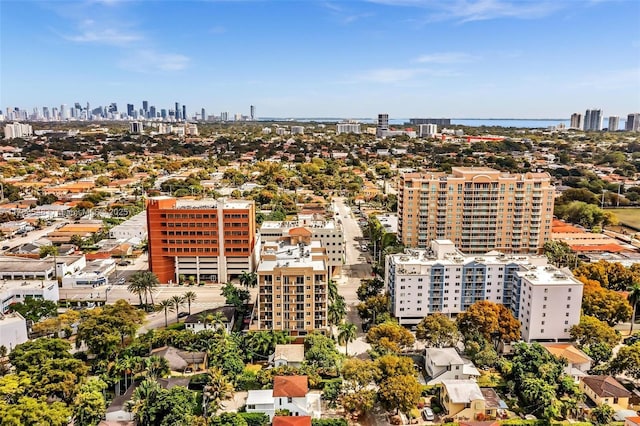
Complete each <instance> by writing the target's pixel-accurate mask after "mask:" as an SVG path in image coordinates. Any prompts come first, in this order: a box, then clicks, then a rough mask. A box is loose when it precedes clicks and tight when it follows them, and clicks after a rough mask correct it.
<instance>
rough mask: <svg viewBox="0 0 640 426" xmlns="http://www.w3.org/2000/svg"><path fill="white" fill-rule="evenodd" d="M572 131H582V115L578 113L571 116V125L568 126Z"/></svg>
mask: <svg viewBox="0 0 640 426" xmlns="http://www.w3.org/2000/svg"><path fill="white" fill-rule="evenodd" d="M570 126H571V128H572V129H580V130H582V114H580V113H577V112H575V113H573V114H571V124H570Z"/></svg>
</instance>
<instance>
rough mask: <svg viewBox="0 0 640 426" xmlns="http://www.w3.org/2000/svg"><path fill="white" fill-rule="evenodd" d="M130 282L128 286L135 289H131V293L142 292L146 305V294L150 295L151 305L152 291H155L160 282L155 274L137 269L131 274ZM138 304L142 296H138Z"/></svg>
mask: <svg viewBox="0 0 640 426" xmlns="http://www.w3.org/2000/svg"><path fill="white" fill-rule="evenodd" d="M130 282H131V284H130V285H129V286H130V287H131V286H133V288H134V289H135V290H136V291H132V293H137V292H143V293H144V297H145V304H147V305H148V304H149V302H148V299H147V294H148V295H149V296H150V297H151V304H152V305H153V292H154V291H156V288H157V287H158V285H159V284H160V281H159V280H158V277H157V276H156V274H154V273H153V272H151V271H139V272H136V273H135V274H133V275H132V276H131V279H130ZM130 291H131V290H130ZM138 294H140V293H138ZM140 304H142V298H140Z"/></svg>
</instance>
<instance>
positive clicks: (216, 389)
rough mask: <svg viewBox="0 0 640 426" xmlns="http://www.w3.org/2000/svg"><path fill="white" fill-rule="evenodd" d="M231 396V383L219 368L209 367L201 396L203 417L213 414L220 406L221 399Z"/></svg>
mask: <svg viewBox="0 0 640 426" xmlns="http://www.w3.org/2000/svg"><path fill="white" fill-rule="evenodd" d="M231 396H233V384H232V383H231V382H230V381H229V379H228V378H227V376H225V375H224V373H223V372H222V370H221V369H220V368H217V367H214V368H210V369H209V371H208V372H207V384H206V385H205V387H204V389H203V392H202V397H203V399H204V400H203V406H204V412H205V417H207V415H215V414H216V413H217V412H218V410H220V408H222V401H224V400H226V399H229V398H231Z"/></svg>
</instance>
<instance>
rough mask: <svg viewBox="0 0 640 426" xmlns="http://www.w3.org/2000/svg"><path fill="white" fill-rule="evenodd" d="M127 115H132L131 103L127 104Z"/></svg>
mask: <svg viewBox="0 0 640 426" xmlns="http://www.w3.org/2000/svg"><path fill="white" fill-rule="evenodd" d="M127 116H129V117H133V104H127Z"/></svg>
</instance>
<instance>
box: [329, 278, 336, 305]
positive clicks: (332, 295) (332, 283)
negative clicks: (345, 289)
mask: <svg viewBox="0 0 640 426" xmlns="http://www.w3.org/2000/svg"><path fill="white" fill-rule="evenodd" d="M327 292H328V293H329V300H330V301H334V300H336V297H338V284H337V283H336V282H335V281H333V280H329V281H328V282H327Z"/></svg>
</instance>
